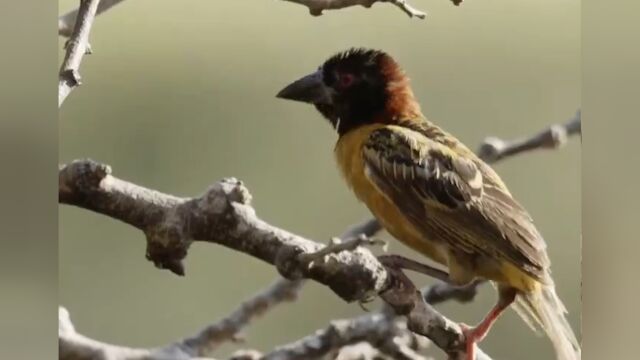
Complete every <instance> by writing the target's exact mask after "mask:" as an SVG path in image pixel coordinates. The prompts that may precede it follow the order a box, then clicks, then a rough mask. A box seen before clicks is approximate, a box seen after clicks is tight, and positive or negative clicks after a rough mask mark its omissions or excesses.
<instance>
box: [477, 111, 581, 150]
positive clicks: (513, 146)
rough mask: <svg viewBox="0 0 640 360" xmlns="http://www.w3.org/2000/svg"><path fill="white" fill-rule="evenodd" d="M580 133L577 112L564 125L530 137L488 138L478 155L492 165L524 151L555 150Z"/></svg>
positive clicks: (557, 125)
mask: <svg viewBox="0 0 640 360" xmlns="http://www.w3.org/2000/svg"><path fill="white" fill-rule="evenodd" d="M581 132H582V127H581V113H580V111H579V110H578V112H576V114H575V115H574V117H573V118H571V120H569V121H567V122H566V123H564V124H554V125H551V126H549V127H548V128H546V129H545V130H543V131H541V132H539V133H537V134H535V135H533V136H531V137H527V138H520V139H515V140H502V139H500V138H497V137H488V138H486V139H485V140H484V142H483V143H482V145H480V149H479V150H478V155H479V156H480V157H481V158H482V159H484V160H485V161H487V162H489V163H492V162H496V161H498V160H501V159H504V158H506V157H509V156H513V155H516V154H520V153H522V152H525V151H531V150H536V149H557V148H560V147H562V146H563V145H564V144H566V143H567V140H568V138H569V137H570V136H573V135H579V134H581Z"/></svg>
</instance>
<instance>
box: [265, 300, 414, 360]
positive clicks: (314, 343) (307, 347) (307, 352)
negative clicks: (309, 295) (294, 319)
mask: <svg viewBox="0 0 640 360" xmlns="http://www.w3.org/2000/svg"><path fill="white" fill-rule="evenodd" d="M424 340H425V339H424V338H422V337H420V336H419V335H415V334H413V333H411V332H410V331H407V328H406V324H405V322H404V321H402V320H400V319H398V318H395V317H394V316H393V315H391V314H385V313H380V312H376V313H372V314H366V315H363V316H360V317H357V318H354V319H349V320H335V321H332V322H331V324H330V325H329V326H328V327H327V328H325V329H322V330H319V331H316V332H315V333H314V334H313V335H310V336H307V337H305V338H303V339H301V340H298V341H296V342H293V343H291V344H287V345H283V346H279V347H277V348H276V349H274V350H273V351H272V352H270V353H267V354H265V355H263V357H261V358H260V359H262V360H277V359H300V360H302V359H305V360H307V359H308V360H313V359H322V358H324V357H325V356H326V355H327V354H330V353H331V352H334V351H336V350H339V349H342V348H344V347H345V346H348V345H354V344H358V343H362V342H366V343H368V344H371V346H372V347H373V348H376V349H379V350H380V352H382V353H384V354H386V355H388V356H391V357H392V358H393V359H403V360H425V358H424V357H423V356H421V355H419V354H418V353H417V352H416V350H421V349H423V348H425V347H426V346H427V342H425V341H424Z"/></svg>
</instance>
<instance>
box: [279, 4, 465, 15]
mask: <svg viewBox="0 0 640 360" xmlns="http://www.w3.org/2000/svg"><path fill="white" fill-rule="evenodd" d="M284 1H289V2H293V3H296V4H300V5H304V6H306V7H307V8H309V13H310V14H311V15H313V16H320V15H322V12H323V11H324V10H337V9H344V8H347V7H351V6H358V5H360V6H362V7H365V8H370V7H371V6H373V4H375V3H377V2H381V3H385V2H386V3H391V4H393V5H395V6H397V7H398V8H399V9H400V10H402V11H403V12H404V13H405V14H407V15H408V16H409V17H414V16H415V17H417V18H419V19H424V18H425V17H426V16H427V14H426V13H425V12H423V11H420V10H418V9H416V8H414V7H413V6H411V5H410V4H409V2H408V0H284ZM451 2H452V3H453V4H454V5H456V6H458V5H460V4H461V3H462V0H451Z"/></svg>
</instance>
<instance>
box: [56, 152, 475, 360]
mask: <svg viewBox="0 0 640 360" xmlns="http://www.w3.org/2000/svg"><path fill="white" fill-rule="evenodd" d="M58 199H59V202H60V203H63V204H69V205H75V206H79V207H82V208H85V209H88V210H92V211H95V212H98V213H101V214H104V215H107V216H110V217H112V218H114V219H118V220H121V221H123V222H125V223H128V224H130V225H132V226H135V227H137V228H138V229H140V230H142V231H143V232H144V233H145V234H146V237H147V258H148V259H149V260H151V261H152V262H153V263H154V264H155V265H156V266H157V267H160V268H165V269H169V270H171V271H172V272H174V273H176V274H180V275H182V274H184V267H183V264H182V260H183V259H184V257H185V256H186V255H187V250H188V249H189V246H190V245H191V243H192V242H193V241H205V242H211V243H217V244H220V245H223V246H226V247H229V248H231V249H234V250H237V251H240V252H244V253H246V254H249V255H252V256H254V257H256V258H259V259H261V260H263V261H265V262H266V263H269V264H273V265H274V266H276V268H277V270H278V271H279V272H280V274H282V275H283V276H284V277H285V278H288V279H290V280H298V279H302V278H310V279H313V280H315V281H318V282H320V283H322V284H325V285H327V286H328V287H330V288H331V289H332V290H333V291H334V292H335V293H336V294H337V295H338V296H340V297H341V298H342V299H344V300H345V301H349V302H351V301H359V300H362V299H367V298H369V297H370V296H372V295H375V294H380V296H381V297H382V298H383V299H384V300H385V301H386V302H387V303H388V304H389V305H390V306H391V307H392V308H393V309H394V310H395V311H396V313H398V314H402V315H407V316H408V318H409V328H410V329H412V330H414V331H416V332H417V333H419V334H423V335H426V336H427V337H429V338H430V339H431V340H432V341H433V342H434V344H436V346H438V347H440V348H442V349H443V350H444V351H445V352H447V353H448V354H458V353H459V352H460V351H461V349H462V343H463V339H464V337H463V335H462V332H461V331H460V329H459V328H458V327H457V325H455V324H453V323H452V322H451V321H450V320H447V319H446V318H445V317H444V316H442V315H441V314H439V313H438V312H437V311H435V310H434V309H433V308H431V307H423V308H422V312H421V313H420V314H418V315H419V316H420V317H421V318H420V317H416V316H417V315H416V314H414V313H413V312H412V311H409V313H407V311H408V310H410V309H418V308H420V305H419V304H417V303H413V302H424V301H423V300H422V297H421V296H418V297H416V296H415V295H416V293H418V292H417V290H416V291H414V293H412V294H410V295H411V296H408V297H407V294H406V289H398V288H397V287H396V285H397V284H398V282H395V281H394V279H395V278H397V276H402V275H398V274H395V273H391V274H390V273H389V271H388V270H387V269H386V268H385V267H384V266H383V265H382V264H381V263H380V262H379V261H378V259H377V258H376V257H375V256H374V255H373V254H372V253H371V252H370V251H369V250H368V249H366V248H363V247H357V248H356V249H355V250H353V251H341V252H338V253H331V254H326V255H325V257H326V261H322V262H317V263H314V264H313V266H311V267H309V266H305V264H304V262H301V261H300V260H299V257H300V256H301V254H313V253H316V252H318V251H319V250H321V249H322V248H323V247H322V245H321V244H319V243H317V242H314V241H311V240H308V239H305V238H303V237H300V236H297V235H294V234H292V233H289V232H287V231H285V230H282V229H279V228H277V227H274V226H272V225H270V224H267V223H265V222H264V221H262V220H261V219H259V218H258V217H257V216H256V214H255V210H254V209H253V208H252V207H251V205H250V202H251V195H250V194H249V191H248V190H247V188H246V187H244V185H243V184H242V183H241V182H239V181H238V180H235V179H225V180H223V181H221V182H219V183H216V184H214V185H213V186H211V187H210V188H209V189H208V190H207V191H206V192H205V194H203V195H202V196H200V197H197V198H179V197H175V196H171V195H167V194H163V193H160V192H157V191H154V190H151V189H147V188H144V187H141V186H138V185H135V184H132V183H129V182H127V181H124V180H121V179H118V178H116V177H114V176H112V175H111V169H110V168H109V167H108V166H106V165H103V164H99V163H96V162H93V161H90V160H84V161H82V160H81V161H74V162H72V163H71V164H69V165H66V166H62V167H61V168H60V171H59V192H58ZM307 265H308V264H307ZM407 299H410V300H411V303H407ZM418 299H419V301H418ZM425 306H426V305H425ZM422 320H425V321H427V322H425V323H421V324H418V325H417V322H420V321H422Z"/></svg>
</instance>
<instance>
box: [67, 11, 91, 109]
mask: <svg viewBox="0 0 640 360" xmlns="http://www.w3.org/2000/svg"><path fill="white" fill-rule="evenodd" d="M99 3H100V0H81V1H80V7H79V8H78V16H77V18H78V20H77V21H76V22H75V25H74V27H73V32H72V33H71V36H70V37H69V40H68V41H67V44H66V49H67V52H66V54H65V57H64V60H63V62H62V66H60V74H59V80H58V107H60V106H61V105H62V103H63V102H64V100H65V99H66V98H67V96H69V93H71V91H72V90H73V89H74V88H75V87H77V86H79V85H80V63H81V62H82V58H83V57H84V55H85V53H86V52H87V49H88V44H89V33H90V32H91V25H93V20H94V19H95V16H96V11H97V10H98V4H99Z"/></svg>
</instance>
